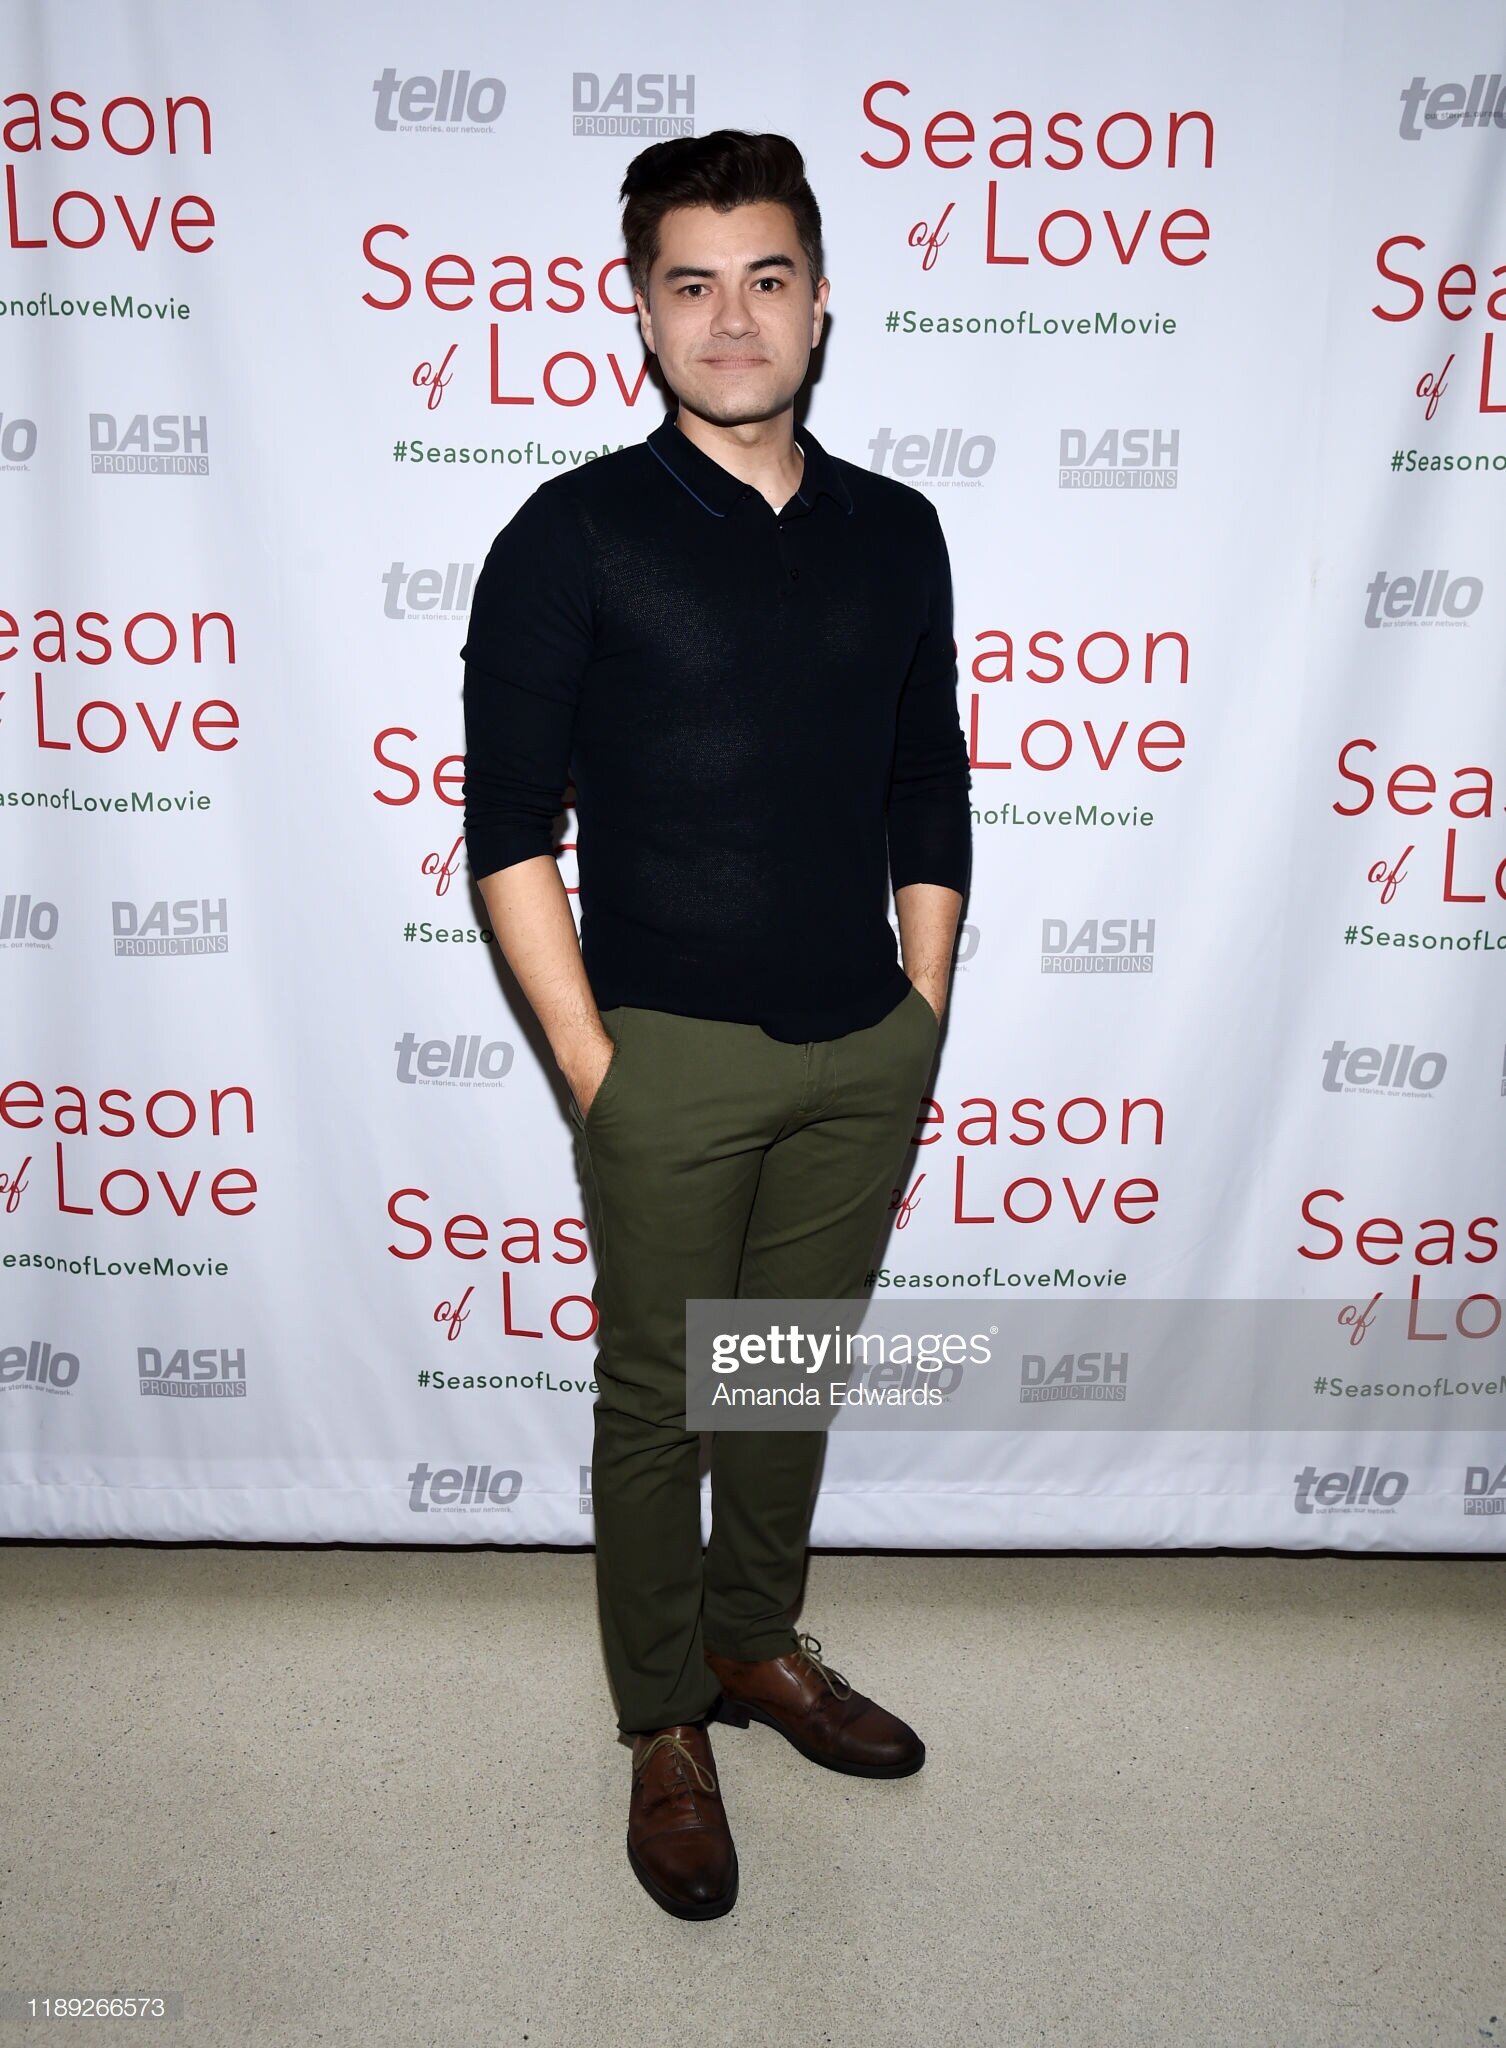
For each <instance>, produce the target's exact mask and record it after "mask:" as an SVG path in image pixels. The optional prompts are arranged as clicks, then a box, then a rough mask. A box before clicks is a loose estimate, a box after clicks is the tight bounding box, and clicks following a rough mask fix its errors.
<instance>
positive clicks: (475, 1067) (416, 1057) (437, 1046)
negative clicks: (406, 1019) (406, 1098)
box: [393, 1031, 513, 1088]
mask: <svg viewBox="0 0 1506 2048" xmlns="http://www.w3.org/2000/svg"><path fill="white" fill-rule="evenodd" d="M393 1051H394V1052H395V1053H396V1054H397V1078H398V1079H399V1081H401V1082H402V1083H403V1085H404V1087H406V1088H414V1087H417V1086H418V1084H419V1083H420V1082H427V1083H430V1084H432V1085H433V1086H435V1087H440V1088H467V1087H477V1088H491V1087H495V1086H496V1085H497V1083H498V1082H499V1081H504V1080H506V1078H507V1076H508V1075H509V1074H510V1073H511V1072H512V1057H513V1053H512V1046H511V1045H510V1043H509V1042H508V1040H507V1039H505V1038H482V1037H481V1036H480V1034H479V1033H478V1032H471V1033H462V1034H460V1035H459V1036H457V1037H455V1038H422V1039H421V1038H418V1037H416V1036H415V1034H414V1033H413V1032H411V1031H405V1032H404V1033H403V1035H402V1037H401V1038H399V1039H398V1040H397V1041H396V1043H395V1044H394V1046H393Z"/></svg>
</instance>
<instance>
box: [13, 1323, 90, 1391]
mask: <svg viewBox="0 0 1506 2048" xmlns="http://www.w3.org/2000/svg"><path fill="white" fill-rule="evenodd" d="M77 1383H78V1353H77V1352H76V1351H54V1350H53V1348H52V1346H51V1345H50V1344H49V1343H48V1342H47V1340H46V1338H45V1337H33V1338H32V1340H31V1342H30V1343H29V1344H5V1345H0V1394H10V1393H16V1392H25V1393H28V1394H71V1393H72V1392H73V1389H74V1387H75V1386H76V1385H77Z"/></svg>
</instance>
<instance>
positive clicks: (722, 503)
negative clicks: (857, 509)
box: [644, 413, 852, 519]
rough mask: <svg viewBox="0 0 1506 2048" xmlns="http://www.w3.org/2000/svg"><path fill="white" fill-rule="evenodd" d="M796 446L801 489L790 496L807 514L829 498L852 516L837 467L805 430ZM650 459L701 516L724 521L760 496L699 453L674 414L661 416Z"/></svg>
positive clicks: (650, 439)
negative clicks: (800, 461) (705, 514)
mask: <svg viewBox="0 0 1506 2048" xmlns="http://www.w3.org/2000/svg"><path fill="white" fill-rule="evenodd" d="M797 442H798V446H799V448H800V450H801V453H802V454H803V455H804V457H805V467H804V470H803V471H802V473H801V477H800V485H799V488H798V489H797V491H796V492H795V496H796V497H797V498H798V499H799V500H800V503H801V504H802V506H804V508H805V510H806V511H809V510H810V509H811V507H812V505H814V503H815V501H816V499H817V498H818V497H820V496H821V494H822V493H823V492H825V494H826V496H827V497H829V498H834V499H835V500H836V502H837V503H838V504H839V505H840V506H841V507H842V509H843V511H844V512H851V510H852V497H851V494H850V493H849V491H848V489H847V486H846V484H844V483H843V481H842V477H841V474H840V472H839V471H838V469H837V465H836V464H835V463H834V462H833V461H832V459H831V457H830V456H829V455H828V454H827V452H826V450H825V449H824V448H823V447H822V446H821V443H820V442H819V441H818V440H817V439H816V437H815V435H814V434H812V433H811V431H810V429H809V428H808V427H802V428H801V429H800V433H799V435H798V436H797ZM644 445H645V446H646V447H647V449H648V451H649V453H650V454H651V455H654V456H656V457H657V458H658V460H659V461H660V462H661V463H663V465H664V467H665V468H666V469H667V470H668V471H669V473H670V475H671V476H672V477H673V478H674V480H675V482H676V483H677V484H680V485H681V486H682V487H683V488H684V489H685V490H687V491H688V492H689V493H690V495H691V497H692V498H694V499H695V501H696V503H697V504H698V505H700V506H701V507H702V508H703V509H704V510H705V511H707V512H711V513H713V514H715V516H716V517H717V518H718V519H725V518H726V516H727V514H728V513H729V512H730V511H731V510H732V509H733V507H734V506H735V505H738V504H740V503H741V502H742V500H743V499H744V498H756V497H759V496H760V495H761V494H760V493H759V492H758V491H757V490H756V489H755V488H754V486H753V485H752V484H745V483H744V482H743V480H742V478H741V477H737V476H734V475H733V474H732V472H731V470H730V469H723V467H722V465H721V464H720V463H719V462H715V461H713V460H712V458H711V457H710V456H709V455H708V454H707V453H706V452H705V450H704V449H703V448H698V447H697V446H696V444H695V442H694V441H692V440H691V439H690V437H689V435H688V434H682V433H681V432H680V429H679V428H678V427H677V426H676V425H675V420H674V414H673V413H666V414H665V416H664V420H663V423H662V425H660V426H657V427H655V428H654V431H653V432H652V433H651V434H650V435H649V436H648V439H647V441H646V442H645V444H644Z"/></svg>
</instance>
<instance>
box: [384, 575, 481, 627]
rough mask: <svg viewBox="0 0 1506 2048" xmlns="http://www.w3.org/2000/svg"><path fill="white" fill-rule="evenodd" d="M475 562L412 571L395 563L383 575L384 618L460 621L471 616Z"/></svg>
mask: <svg viewBox="0 0 1506 2048" xmlns="http://www.w3.org/2000/svg"><path fill="white" fill-rule="evenodd" d="M475 574H476V565H475V563H474V562H446V563H445V565H444V567H443V568H442V569H410V568H409V567H408V565H407V563H406V562H393V563H392V564H391V565H390V567H388V568H386V569H384V570H383V571H382V574H381V578H380V581H381V585H382V616H383V617H384V618H388V619H458V618H462V617H466V616H469V613H470V608H471V584H472V582H473V581H474V579H475Z"/></svg>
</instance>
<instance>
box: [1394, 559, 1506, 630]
mask: <svg viewBox="0 0 1506 2048" xmlns="http://www.w3.org/2000/svg"><path fill="white" fill-rule="evenodd" d="M1484 594H1485V585H1484V584H1483V583H1482V582H1481V581H1480V579H1479V577H1478V576H1452V575H1450V573H1449V571H1448V570H1447V569H1424V570H1423V572H1422V574H1421V575H1420V576H1387V574H1386V572H1385V570H1384V569H1377V570H1376V572H1375V575H1374V577H1373V578H1372V579H1371V581H1370V582H1369V583H1367V584H1366V585H1365V595H1366V597H1367V598H1368V600H1369V602H1368V603H1367V604H1366V606H1365V624H1366V625H1367V626H1371V627H1375V628H1379V627H1381V626H1465V625H1468V623H1469V621H1470V620H1471V619H1472V618H1473V617H1474V615H1475V613H1476V612H1477V611H1478V610H1479V608H1480V599H1481V598H1482V597H1483V595H1484Z"/></svg>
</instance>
